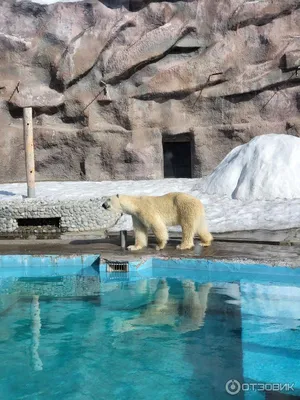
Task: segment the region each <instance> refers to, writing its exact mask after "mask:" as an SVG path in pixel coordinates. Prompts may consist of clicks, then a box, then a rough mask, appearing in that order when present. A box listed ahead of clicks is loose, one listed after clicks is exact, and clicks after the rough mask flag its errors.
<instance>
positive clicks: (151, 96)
mask: <svg viewBox="0 0 300 400" xmlns="http://www.w3.org/2000/svg"><path fill="white" fill-rule="evenodd" d="M224 82H226V80H225V79H219V80H217V81H215V82H213V83H209V81H207V82H206V83H204V84H203V83H202V84H199V85H198V86H196V87H195V88H193V89H187V90H181V91H176V92H170V93H145V94H141V95H137V96H132V97H133V98H134V99H139V100H147V101H148V100H153V101H155V102H156V103H164V102H165V101H168V100H171V99H174V100H183V99H185V98H186V97H187V96H190V95H191V94H192V93H195V92H197V91H199V90H200V95H201V91H202V90H203V89H204V88H207V87H211V86H216V85H219V84H221V83H224Z"/></svg>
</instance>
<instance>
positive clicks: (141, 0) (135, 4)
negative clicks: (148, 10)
mask: <svg viewBox="0 0 300 400" xmlns="http://www.w3.org/2000/svg"><path fill="white" fill-rule="evenodd" d="M99 1H101V3H102V4H104V5H105V6H106V7H108V8H111V9H120V8H121V7H124V8H126V10H128V11H131V12H137V11H140V10H142V9H143V8H145V7H148V6H149V5H150V4H151V3H159V2H160V1H161V0H154V1H153V0H127V1H126V0H99ZM179 1H181V0H170V1H169V3H177V2H179Z"/></svg>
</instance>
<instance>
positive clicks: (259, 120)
mask: <svg viewBox="0 0 300 400" xmlns="http://www.w3.org/2000/svg"><path fill="white" fill-rule="evenodd" d="M0 32H1V33H0V49H1V52H0V57H1V62H0V99H1V100H0V104H1V107H0V122H1V123H0V181H2V182H4V181H22V180H24V179H25V169H24V153H23V133H22V108H23V107H26V106H30V107H33V114H34V136H35V155H36V170H37V178H38V179H40V180H42V179H51V180H52V179H53V180H58V179H66V180H80V179H87V180H107V179H155V178H162V177H163V176H164V161H165V163H166V160H164V157H163V154H164V152H163V149H164V142H173V141H174V140H177V141H179V142H180V141H181V140H184V141H188V142H189V143H190V145H189V146H190V155H189V157H190V158H191V160H190V168H191V175H192V176H193V177H201V176H204V175H207V174H208V173H210V172H211V171H212V169H214V168H215V167H216V166H217V165H218V163H219V162H220V161H221V160H222V159H223V158H224V157H225V155H226V154H227V153H228V152H229V151H230V150H231V149H232V148H234V147H235V146H237V145H239V144H242V143H246V142H248V141H249V140H250V139H251V138H252V137H253V136H256V135H260V134H265V133H271V132H272V133H285V132H286V133H287V134H292V135H296V136H300V119H299V109H300V92H299V84H300V71H299V73H298V69H299V67H300V40H299V36H300V0H285V1H282V0H259V1H245V0H198V1H185V2H183V1H178V2H151V1H146V0H145V1H142V0H141V1H140V0H130V1H125V0H124V1H121V0H120V1H119V0H112V1H109V0H106V2H105V3H101V2H99V1H98V0H89V1H84V2H75V3H60V2H58V3H54V4H49V5H45V4H37V3H32V2H29V1H22V0H21V1H20V0H2V1H1V4H0ZM182 148H183V147H182ZM177 149H178V147H177ZM175 153H176V152H175ZM175 153H174V154H175ZM177 153H178V150H177ZM179 153H180V148H179ZM168 154H169V153H168ZM174 154H171V156H170V158H172V157H174ZM169 155H170V154H169ZM165 157H168V155H167V153H165ZM176 157H179V156H178V154H177V155H176ZM179 158H180V157H179ZM181 158H182V159H186V158H187V156H186V155H184V156H183V157H181ZM179 170H180V168H179ZM180 173H181V172H178V174H179V175H180ZM175 175H176V174H175Z"/></svg>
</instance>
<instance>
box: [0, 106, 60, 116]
mask: <svg viewBox="0 0 300 400" xmlns="http://www.w3.org/2000/svg"><path fill="white" fill-rule="evenodd" d="M7 108H8V112H9V114H10V116H11V117H12V118H13V119H20V118H23V108H22V107H18V106H15V105H13V104H11V103H8V104H7ZM60 109H61V107H56V106H54V107H32V117H33V118H36V117H39V116H40V115H54V114H57V113H58V112H60Z"/></svg>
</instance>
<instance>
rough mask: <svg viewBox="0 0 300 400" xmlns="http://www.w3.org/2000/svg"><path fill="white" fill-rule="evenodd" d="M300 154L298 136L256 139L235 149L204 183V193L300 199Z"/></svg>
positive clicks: (242, 197)
mask: <svg viewBox="0 0 300 400" xmlns="http://www.w3.org/2000/svg"><path fill="white" fill-rule="evenodd" d="M299 155H300V138H298V137H294V136H288V135H284V134H282V135H280V134H269V135H263V136H256V137H255V138H254V139H252V140H251V141H250V142H249V143H247V144H245V145H241V146H238V147H236V148H234V149H233V150H232V151H231V152H230V153H229V154H228V155H227V156H226V157H225V158H224V160H223V161H222V162H221V163H220V164H219V166H218V167H217V168H216V170H215V171H214V172H213V173H212V174H211V175H210V176H209V177H208V178H207V179H206V180H204V181H203V182H201V186H202V190H204V191H205V192H206V193H207V194H215V195H219V196H222V195H225V196H228V197H231V198H233V199H239V200H246V201H247V200H274V199H295V198H300V156H299ZM196 186H197V185H196Z"/></svg>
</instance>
